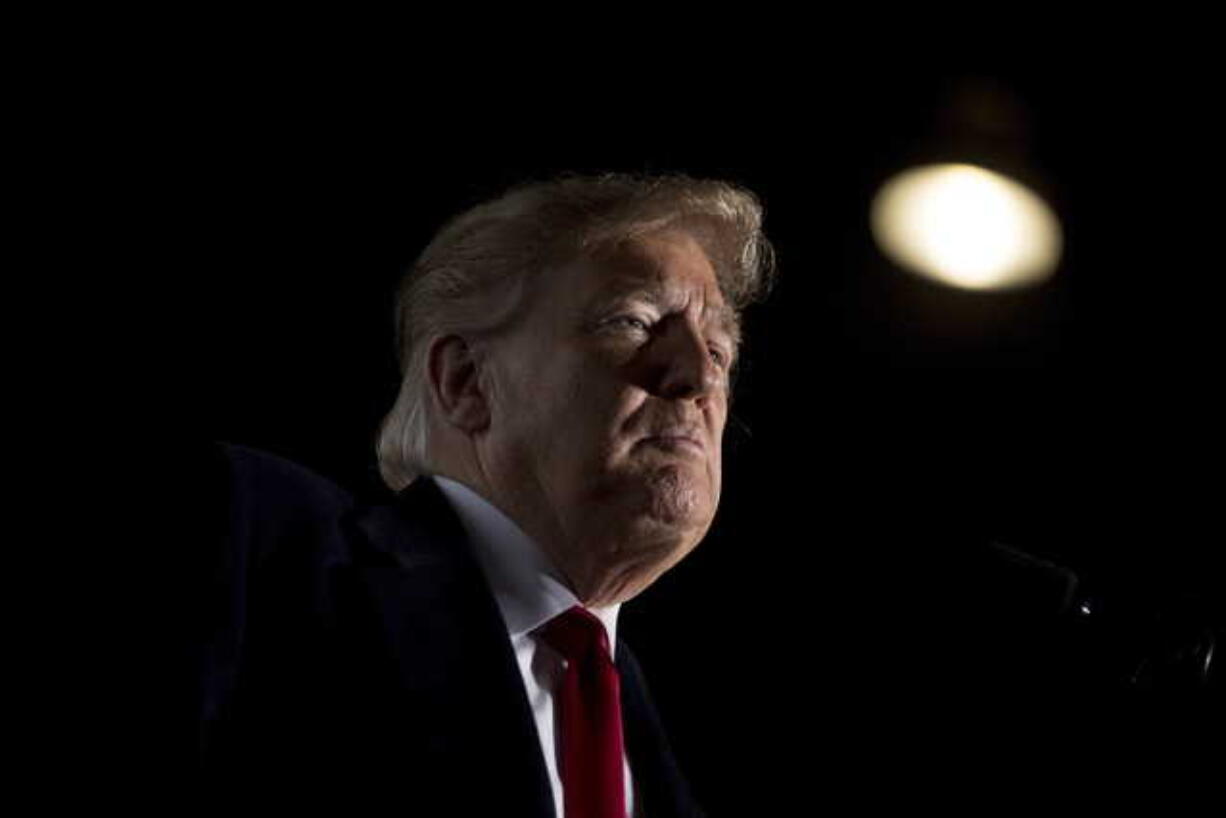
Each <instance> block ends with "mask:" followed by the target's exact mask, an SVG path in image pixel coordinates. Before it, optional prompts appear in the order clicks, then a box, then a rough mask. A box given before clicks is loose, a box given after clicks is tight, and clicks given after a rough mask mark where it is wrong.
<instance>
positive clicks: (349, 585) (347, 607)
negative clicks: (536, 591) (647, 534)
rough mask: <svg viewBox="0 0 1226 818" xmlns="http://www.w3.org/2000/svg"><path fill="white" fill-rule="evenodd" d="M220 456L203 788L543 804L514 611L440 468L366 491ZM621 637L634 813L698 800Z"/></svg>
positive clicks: (512, 809) (203, 653)
mask: <svg viewBox="0 0 1226 818" xmlns="http://www.w3.org/2000/svg"><path fill="white" fill-rule="evenodd" d="M221 454H222V455H223V456H224V460H225V463H226V468H225V471H227V472H228V475H227V479H228V481H229V489H228V491H227V492H226V493H227V495H228V497H229V509H228V518H227V521H226V524H225V525H224V526H222V527H221V539H222V542H223V547H222V548H221V549H219V550H218V551H217V552H216V555H215V556H214V557H213V558H212V559H213V560H214V562H213V563H212V565H211V566H209V567H208V568H207V570H206V574H207V576H208V582H209V583H210V585H209V592H208V594H207V597H208V599H207V604H208V609H207V611H206V612H205V614H204V615H203V616H202V617H201V619H200V621H199V623H198V625H199V627H198V630H197V633H196V635H195V638H194V646H195V651H194V654H193V656H194V659H195V662H196V667H197V668H198V670H199V680H200V684H199V687H198V689H197V691H196V704H197V713H198V722H197V728H198V731H199V733H198V736H199V747H200V759H201V768H202V771H203V774H204V776H205V781H206V785H207V787H208V791H209V792H212V793H214V794H221V793H226V792H229V791H231V790H232V789H234V788H239V789H241V790H242V791H243V793H244V794H249V793H251V792H252V791H255V792H257V793H263V794H264V795H265V796H266V797H268V798H270V799H275V800H276V801H277V802H278V803H283V802H284V800H285V798H286V796H287V795H289V796H294V797H301V798H302V799H303V800H311V801H318V800H319V799H328V798H333V797H341V798H344V799H346V800H347V801H348V802H349V803H351V804H352V802H353V801H354V800H355V799H356V800H359V801H369V802H371V803H372V804H374V803H381V804H383V805H384V806H385V807H387V808H390V809H392V810H393V811H394V812H395V813H396V814H398V815H433V814H439V815H443V814H446V815H477V814H498V815H503V816H506V815H515V816H519V815H522V816H542V817H544V816H552V815H553V814H554V812H553V803H552V801H553V799H552V794H551V791H550V787H549V784H548V779H547V775H546V771H545V765H544V761H543V759H542V757H541V752H540V744H539V740H538V738H537V734H536V725H535V722H534V721H533V718H532V713H531V710H530V708H529V704H528V700H527V697H526V694H525V692H524V687H523V682H522V679H521V677H520V673H519V669H518V666H517V665H516V662H515V657H514V654H513V651H512V649H511V645H510V641H509V640H508V638H507V633H506V627H505V625H504V624H503V621H502V617H501V615H500V613H499V611H498V608H497V605H496V603H495V601H494V598H493V595H492V593H491V592H490V591H489V589H488V586H487V584H486V582H485V578H484V576H483V574H482V573H481V570H480V568H479V566H478V563H477V562H476V561H475V558H474V557H473V556H472V554H471V551H470V549H469V546H468V544H467V542H466V538H465V535H464V533H463V530H462V528H461V527H460V525H459V521H458V519H457V518H456V517H455V515H454V513H453V511H452V509H451V507H450V505H449V504H448V502H447V501H446V499H445V497H444V496H443V495H442V493H441V492H440V491H439V489H438V488H437V486H436V485H435V484H434V483H433V481H431V480H428V479H423V480H418V481H415V482H414V483H413V484H412V485H410V486H409V487H408V488H406V489H405V490H404V491H402V492H400V493H399V494H398V495H396V496H395V497H394V499H393V498H390V495H389V498H388V500H389V501H388V502H386V503H369V502H360V501H358V500H356V499H355V498H354V497H353V496H352V495H351V494H349V493H347V492H345V491H343V490H341V489H340V488H338V487H337V486H336V485H334V484H333V483H331V482H329V481H327V480H325V479H323V478H321V477H319V476H317V475H315V474H313V473H311V472H309V471H307V470H306V469H303V468H302V467H300V466H297V465H295V464H293V463H290V462H289V461H286V460H282V459H281V458H277V457H274V456H272V455H268V454H265V453H261V452H257V451H254V450H251V449H246V448H243V447H238V446H231V445H223V446H222V447H221ZM616 653H617V665H618V669H619V671H620V673H621V677H622V683H623V684H622V691H623V692H622V708H623V718H624V720H625V730H626V743H627V754H628V757H629V761H630V765H631V769H632V770H633V773H634V776H635V782H636V785H637V791H638V802H639V804H640V806H641V810H642V814H645V815H647V816H649V818H665V817H666V816H694V815H700V814H701V812H700V811H699V809H698V808H697V806H696V805H695V804H694V801H693V799H692V798H691V795H690V793H689V790H688V787H687V785H686V783H685V781H684V780H683V778H682V776H681V774H680V772H679V771H678V768H677V764H676V762H675V760H674V758H673V755H672V753H671V751H670V750H669V747H668V743H667V741H666V739H665V735H664V732H663V730H662V728H661V725H660V721H659V717H658V715H657V713H656V711H655V708H654V707H653V705H652V702H651V699H650V697H649V695H648V692H647V688H646V685H645V683H644V681H643V676H642V672H641V670H640V669H639V666H638V663H637V662H636V661H635V659H634V656H633V654H632V653H631V652H630V650H629V649H628V648H627V646H626V645H625V644H624V643H623V642H621V641H620V640H619V642H618V647H617V652H616ZM385 798H390V799H393V800H391V801H386V802H385V801H384V799H385Z"/></svg>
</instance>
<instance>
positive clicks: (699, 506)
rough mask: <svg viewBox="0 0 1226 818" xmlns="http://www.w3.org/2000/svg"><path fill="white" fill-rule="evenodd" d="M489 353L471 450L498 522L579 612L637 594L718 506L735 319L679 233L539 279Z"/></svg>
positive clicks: (702, 529) (697, 252) (698, 533)
mask: <svg viewBox="0 0 1226 818" xmlns="http://www.w3.org/2000/svg"><path fill="white" fill-rule="evenodd" d="M544 275H545V279H544V280H543V281H541V282H540V288H539V289H538V290H536V291H535V293H534V295H533V296H531V298H532V301H531V303H530V306H529V308H528V312H527V314H526V316H525V317H524V318H523V320H522V322H521V323H520V324H519V325H518V328H517V329H515V330H512V331H510V333H509V335H508V337H507V338H505V339H501V340H500V341H499V342H497V343H496V344H495V346H494V349H493V352H492V356H493V359H494V372H495V373H496V374H495V375H494V380H495V383H494V384H493V386H492V387H491V388H492V390H493V395H492V397H491V403H492V418H491V423H490V426H489V429H488V432H487V434H486V435H485V437H484V439H483V440H482V441H481V442H480V443H479V444H478V445H479V448H480V449H481V450H482V453H483V460H484V462H485V466H486V469H487V473H488V476H489V478H490V481H491V483H492V484H493V489H494V493H495V494H496V495H497V497H498V498H499V500H500V503H501V504H502V505H503V506H504V510H505V511H507V512H508V513H510V514H511V516H512V517H513V518H514V519H515V520H516V522H518V523H519V524H520V525H521V526H522V527H523V528H524V529H525V530H526V531H527V533H528V534H529V535H530V536H532V537H533V538H534V539H536V540H537V541H538V542H539V543H540V544H541V545H542V547H543V548H544V549H545V550H546V552H547V553H549V555H550V556H551V557H552V558H553V561H554V563H555V565H557V567H558V568H559V569H560V570H561V571H562V572H563V573H564V574H565V575H566V577H567V579H568V580H569V581H570V583H571V585H572V587H573V588H574V589H575V591H576V593H577V594H578V595H579V597H580V600H581V601H583V602H585V603H586V604H588V605H605V604H611V603H613V602H619V601H623V600H624V599H628V598H630V597H631V596H633V595H635V594H637V593H638V592H639V591H641V590H642V589H643V588H645V587H646V586H647V585H649V584H650V583H651V582H652V581H654V580H655V578H656V577H658V576H659V575H660V574H662V573H663V572H664V571H665V570H667V569H668V568H670V567H671V566H672V565H674V564H675V563H676V562H677V561H679V560H680V559H681V558H682V557H684V556H685V555H686V554H687V553H689V551H690V550H691V549H692V548H693V547H694V546H695V545H697V543H698V541H699V540H700V539H701V538H702V537H703V535H704V534H705V533H706V531H707V529H708V528H709V527H710V524H711V520H712V518H713V517H714V515H715V510H716V507H717V505H718V503H719V494H720V456H721V443H722V438H723V431H724V421H725V418H726V413H727V408H728V372H729V368H730V367H731V365H732V362H733V359H734V356H735V354H736V346H737V341H738V336H737V330H736V320H735V315H734V313H733V312H732V311H731V310H730V309H729V308H728V306H727V305H726V304H725V302H724V299H723V296H722V294H721V292H720V289H719V285H718V283H717V281H716V276H715V271H714V269H713V268H712V266H711V264H710V262H709V261H708V259H707V257H706V255H705V253H704V252H703V251H702V249H701V248H700V246H699V245H698V243H697V242H696V241H694V239H692V238H691V237H690V236H688V235H686V234H684V233H681V232H673V231H668V232H660V233H655V234H652V235H649V236H646V237H643V238H639V239H635V240H633V241H631V242H628V243H624V244H622V245H621V246H619V247H618V248H617V249H615V250H611V251H607V252H605V253H603V254H601V255H600V257H598V258H592V259H584V260H581V261H578V262H576V263H573V264H570V265H567V266H564V267H562V268H560V269H557V270H552V271H548V272H547V273H545V274H544Z"/></svg>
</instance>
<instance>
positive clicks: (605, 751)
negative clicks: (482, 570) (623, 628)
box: [540, 605, 626, 818]
mask: <svg viewBox="0 0 1226 818" xmlns="http://www.w3.org/2000/svg"><path fill="white" fill-rule="evenodd" d="M540 634H541V637H542V638H543V639H544V640H545V642H546V643H547V644H548V645H549V646H550V647H552V648H553V649H554V650H556V651H557V652H558V653H560V654H562V657H563V658H564V659H566V670H565V671H563V674H562V683H561V685H559V687H558V690H557V694H556V705H557V706H556V712H557V714H558V720H559V722H560V724H561V730H560V732H559V736H560V739H561V744H562V749H561V755H560V757H561V761H560V766H561V769H560V775H561V778H562V794H563V801H564V805H565V814H566V818H626V791H625V789H624V786H625V785H624V781H623V779H622V718H621V684H620V681H619V679H618V677H617V668H616V667H614V665H613V659H612V657H611V656H610V654H609V637H608V634H607V633H606V632H605V629H604V625H603V624H602V623H601V621H600V620H599V619H597V618H596V617H595V616H594V615H593V614H591V613H590V612H588V611H587V610H585V609H584V608H582V607H580V606H578V605H576V606H575V607H573V608H571V609H570V610H568V611H566V612H565V613H562V614H561V615H559V616H556V617H554V618H553V619H551V620H549V622H547V623H545V625H543V626H542V627H541V629H540Z"/></svg>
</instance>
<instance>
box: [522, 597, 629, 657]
mask: <svg viewBox="0 0 1226 818" xmlns="http://www.w3.org/2000/svg"><path fill="white" fill-rule="evenodd" d="M540 634H541V638H542V639H544V640H545V643H546V644H547V645H549V646H550V647H551V648H553V649H554V650H556V651H557V652H558V653H560V654H562V657H563V658H564V659H566V661H568V662H582V661H584V660H585V659H590V658H591V657H592V656H593V655H596V656H605V657H608V658H610V659H611V658H612V657H611V656H610V652H609V635H608V633H607V632H606V631H605V627H604V623H602V622H601V621H600V620H599V619H597V618H596V616H595V614H593V613H592V612H591V611H589V610H587V609H586V608H583V607H581V606H579V605H576V606H574V607H573V608H570V609H569V610H567V611H564V612H563V613H561V614H559V615H558V616H555V617H554V618H553V619H551V620H549V621H548V622H546V623H545V624H544V626H542V628H541V631H540Z"/></svg>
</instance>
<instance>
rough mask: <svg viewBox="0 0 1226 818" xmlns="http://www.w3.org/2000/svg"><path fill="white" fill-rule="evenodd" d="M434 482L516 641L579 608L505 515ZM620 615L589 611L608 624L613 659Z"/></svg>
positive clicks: (466, 492) (466, 491) (454, 486)
mask: <svg viewBox="0 0 1226 818" xmlns="http://www.w3.org/2000/svg"><path fill="white" fill-rule="evenodd" d="M431 479H433V480H434V481H435V483H437V484H438V487H439V489H441V490H442V492H443V494H444V496H446V498H447V500H448V501H449V502H450V503H451V505H452V507H453V508H454V509H455V511H456V515H457V516H458V517H459V518H460V524H461V525H462V526H463V528H464V533H465V534H467V535H468V540H469V542H470V543H472V547H473V553H474V554H475V556H476V557H477V561H478V562H479V563H480V564H481V568H482V570H483V571H484V572H485V576H486V579H487V580H488V581H489V584H490V589H491V590H492V591H493V592H494V599H495V600H496V601H497V603H498V608H499V610H500V611H501V612H502V618H503V620H504V621H505V622H506V625H507V630H508V631H509V633H510V635H511V637H512V638H513V639H514V638H515V637H517V636H522V635H524V634H527V633H529V632H531V631H533V630H536V629H537V628H539V627H540V626H541V625H544V624H545V623H546V622H548V621H549V620H551V619H553V618H554V617H555V616H558V615H559V614H561V613H562V612H564V611H566V610H568V609H569V608H572V607H574V606H575V605H579V604H580V603H579V599H578V597H576V596H575V594H574V592H573V591H571V589H570V588H569V587H567V585H566V583H565V581H564V580H563V579H562V575H561V572H559V571H558V570H557V569H556V568H555V567H554V565H553V563H552V561H551V560H550V559H549V557H548V556H547V555H546V554H545V552H544V551H542V550H541V548H540V546H539V545H537V544H536V542H535V541H533V540H532V538H530V537H529V536H528V535H527V534H525V533H524V532H523V530H522V529H520V527H519V526H518V525H516V524H515V522H514V521H513V520H511V518H510V517H508V516H506V514H504V513H503V512H502V510H501V509H499V508H497V507H496V506H495V505H494V504H493V503H491V502H489V501H488V500H486V499H485V498H484V497H482V496H481V495H480V494H478V493H477V492H475V491H474V490H472V489H471V488H469V487H468V486H466V485H464V484H463V483H459V482H457V481H455V480H452V479H450V478H448V477H442V476H441V475H433V476H432V477H431ZM620 609H621V604H620V603H618V604H616V605H610V606H608V607H603V608H589V609H588V610H589V611H591V612H592V613H593V614H595V615H596V617H597V618H598V619H599V620H600V621H601V622H602V623H604V626H605V630H606V631H607V632H608V636H609V648H610V651H611V652H613V653H614V654H615V652H616V645H617V614H618V611H619V610H620Z"/></svg>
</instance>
